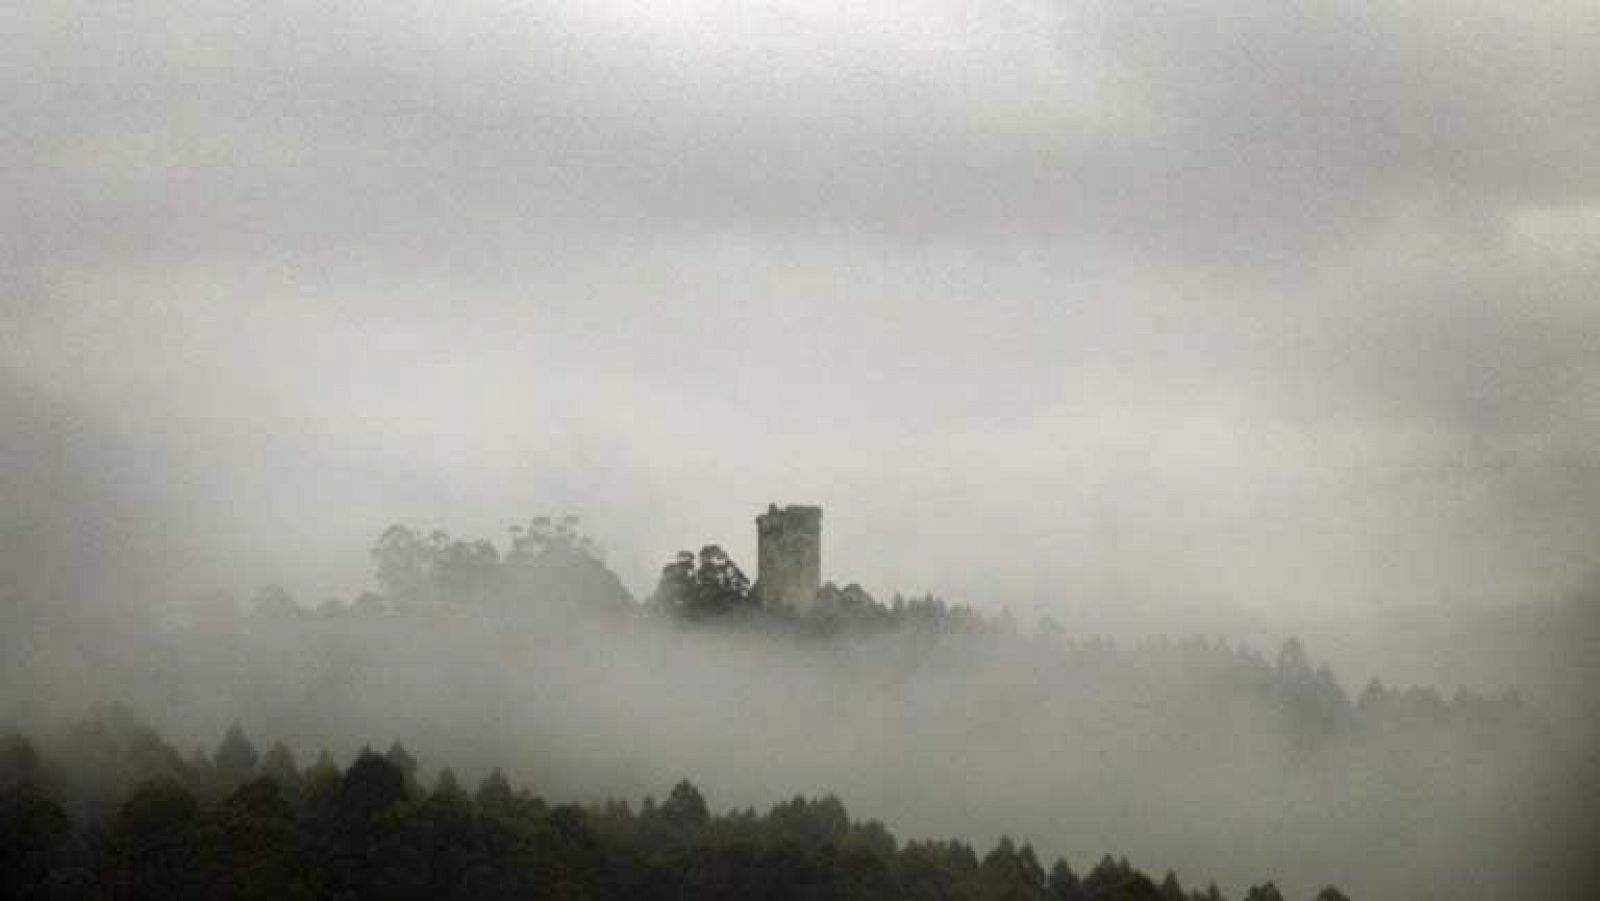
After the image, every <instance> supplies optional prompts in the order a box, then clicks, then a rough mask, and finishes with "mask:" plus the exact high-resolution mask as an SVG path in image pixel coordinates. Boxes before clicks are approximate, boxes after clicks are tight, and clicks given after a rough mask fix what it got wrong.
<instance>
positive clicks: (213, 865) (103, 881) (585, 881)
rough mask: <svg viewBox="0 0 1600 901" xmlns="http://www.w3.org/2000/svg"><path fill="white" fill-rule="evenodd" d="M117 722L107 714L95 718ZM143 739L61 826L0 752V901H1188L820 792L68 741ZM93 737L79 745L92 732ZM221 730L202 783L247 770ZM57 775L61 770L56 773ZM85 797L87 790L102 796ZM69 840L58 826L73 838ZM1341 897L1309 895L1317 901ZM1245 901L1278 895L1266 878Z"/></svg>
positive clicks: (1110, 870) (1129, 873)
mask: <svg viewBox="0 0 1600 901" xmlns="http://www.w3.org/2000/svg"><path fill="white" fill-rule="evenodd" d="M108 715H110V716H112V717H113V718H118V717H120V718H124V719H126V714H125V712H121V711H111V712H109V714H108ZM85 728H86V729H87V730H88V732H86V733H85V734H98V735H102V736H111V737H115V736H117V735H118V734H119V733H120V732H122V731H126V730H129V729H132V730H134V731H135V732H137V733H138V734H139V735H140V736H141V738H142V741H143V742H153V743H154V747H153V748H152V747H147V746H146V745H145V744H134V745H132V746H130V745H128V744H127V743H113V744H112V745H111V746H110V750H109V751H107V752H106V753H109V754H112V755H116V754H123V753H138V754H139V756H138V758H137V759H130V760H126V761H124V762H123V763H124V767H123V770H122V771H123V772H124V773H126V774H129V775H135V774H136V775H139V776H140V778H139V779H138V780H137V781H136V782H134V783H132V784H133V787H132V789H131V791H127V792H125V793H123V795H122V796H121V797H119V798H116V799H111V798H97V799H95V800H96V801H98V802H99V803H98V804H91V805H88V806H86V807H85V809H86V810H89V811H96V810H98V811H105V812H106V813H104V814H95V813H92V812H91V813H88V814H86V815H85V816H84V817H83V818H82V821H81V822H79V823H77V824H74V823H73V821H72V819H71V818H70V817H69V816H68V814H67V813H66V811H65V809H64V808H63V806H62V805H61V804H60V803H59V802H58V801H57V800H56V799H54V798H52V797H51V796H50V791H51V790H50V789H49V787H48V784H47V783H46V781H45V780H44V779H43V777H42V775H41V774H42V773H43V772H44V771H45V770H46V769H47V768H46V767H45V766H44V764H43V763H41V761H40V760H39V755H37V754H36V753H35V752H34V751H33V748H32V746H31V745H30V744H29V743H28V742H27V741H26V740H25V739H22V738H19V737H14V736H13V737H7V738H5V739H4V740H3V742H0V752H3V753H0V763H3V764H4V772H3V773H0V775H4V777H5V778H4V781H3V782H0V897H4V898H129V899H144V898H150V899H157V898H159V899H185V898H197V899H198V898H207V899H217V898H243V899H257V898H259V899H297V898H385V899H400V901H406V899H417V901H423V899H451V898H459V899H468V898H471V899H501V898H504V899H511V898H592V899H604V898H659V899H684V901H687V899H723V898H726V899H735V898H771V899H833V898H844V899H874V898H885V899H887V898H906V899H970V901H986V899H995V901H1045V899H1052V901H1188V899H1195V901H1204V899H1207V898H1218V897H1220V895H1219V894H1218V893H1217V892H1216V891H1215V889H1213V890H1211V892H1210V893H1206V894H1202V893H1198V892H1197V893H1193V894H1187V893H1185V892H1184V891H1183V890H1182V888H1181V887H1180V886H1179V884H1178V881H1177V877H1176V876H1174V875H1173V874H1171V873H1168V874H1167V877H1166V879H1165V880H1164V881H1163V882H1162V883H1161V884H1160V885H1159V886H1158V885H1157V884H1156V883H1154V882H1152V881H1151V880H1150V878H1149V877H1147V876H1146V875H1145V874H1143V873H1141V872H1140V871H1138V870H1136V869H1134V868H1133V867H1132V866H1130V865H1129V864H1128V863H1127V861H1125V860H1118V859H1113V858H1111V857H1109V856H1108V857H1106V858H1105V859H1104V860H1102V861H1101V862H1100V864H1099V865H1097V866H1096V867H1095V868H1094V869H1093V870H1091V871H1090V872H1089V874H1088V875H1087V876H1086V877H1084V878H1083V879H1082V880H1081V881H1080V880H1079V879H1078V878H1077V877H1076V876H1075V875H1074V874H1073V871H1072V869H1071V867H1069V866H1068V865H1067V863H1066V862H1065V861H1062V860H1057V861H1056V862H1055V863H1054V864H1053V865H1052V866H1050V867H1049V868H1048V870H1047V869H1046V867H1045V866H1044V865H1043V864H1042V863H1041V862H1040V861H1039V860H1038V858H1037V856H1036V855H1035V853H1034V851H1033V848H1032V847H1031V846H1029V845H1027V844H1022V845H1018V844H1016V843H1014V842H1013V841H1012V840H1011V839H1010V838H1002V839H1001V840H1000V841H999V843H998V844H996V845H995V846H994V848H992V849H991V850H990V851H989V852H988V853H987V854H984V855H982V856H981V857H980V856H979V855H978V854H977V853H976V852H975V851H974V850H973V849H972V848H971V847H970V846H968V845H966V844H963V843H961V842H954V841H949V842H910V843H908V844H906V845H904V846H903V847H902V846H900V845H899V843H898V842H896V840H895V839H894V837H893V836H892V835H890V834H889V832H888V830H886V829H884V828H883V826H882V824H880V823H877V822H865V823H862V822H855V821H852V820H851V819H850V816H849V814H848V812H847V811H846V810H845V806H844V804H843V803H841V802H840V801H839V799H838V798H835V797H833V796H827V797H823V798H816V799H808V798H803V797H796V798H794V799H792V800H790V801H786V802H783V803H781V804H778V805H776V806H774V807H773V808H772V809H771V810H770V811H768V812H767V813H766V814H765V815H758V814H756V813H754V812H753V811H743V812H739V811H734V812H731V813H728V814H725V815H722V816H716V815H713V814H712V812H711V810H710V808H709V807H708V805H707V804H706V800H705V798H704V797H703V796H702V795H701V793H700V791H699V790H698V789H697V788H696V787H695V786H694V785H693V784H692V783H690V782H689V781H688V780H682V781H680V782H679V783H678V784H677V785H675V786H673V787H672V789H671V791H670V792H669V793H668V795H667V797H666V800H664V801H662V802H661V803H659V804H657V803H655V802H654V801H653V800H652V799H649V798H647V799H645V801H644V803H643V805H641V807H640V808H639V809H638V810H637V811H635V810H634V809H633V808H631V807H630V806H629V805H628V804H626V803H624V802H621V801H610V802H607V803H604V804H597V805H591V806H587V807H580V806H574V805H570V804H562V805H555V806H551V805H548V804H546V803H545V802H544V801H543V800H542V799H540V798H538V797H536V796H534V795H531V794H529V793H528V792H526V791H523V790H518V789H516V788H514V787H513V786H512V785H511V783H510V782H509V780H507V779H506V778H505V776H504V775H503V774H502V773H500V772H499V771H498V770H496V771H495V772H493V773H491V774H490V775H489V776H488V777H487V778H485V779H484V780H483V783H482V785H481V786H480V787H479V788H478V791H477V793H476V795H475V796H468V794H467V793H466V792H465V791H463V790H462V788H461V786H460V785H459V783H458V781H457V779H456V777H455V774H454V773H452V772H451V771H449V770H445V771H443V772H442V773H440V775H439V777H438V779H437V782H436V784H435V786H434V788H433V789H432V790H431V791H425V790H423V789H421V788H420V787H418V785H417V783H416V781H415V778H414V774H415V768H416V762H415V761H414V760H412V758H411V756H410V755H409V754H408V753H406V751H405V749H404V748H403V747H401V746H400V745H399V744H398V743H397V744H395V745H394V746H392V747H391V749H390V751H389V752H388V753H387V754H378V753H375V752H373V751H370V750H363V751H362V752H361V753H360V754H359V755H358V756H357V757H356V759H355V760H354V762H352V763H351V764H350V766H349V767H347V768H346V769H345V770H344V771H343V772H339V771H338V770H337V769H334V768H333V765H332V763H331V761H330V760H329V759H328V758H327V755H326V753H324V754H323V755H322V756H321V757H319V759H318V762H317V763H315V764H313V765H312V766H311V767H310V768H309V769H308V770H306V771H304V772H302V771H299V770H298V769H296V767H295V764H294V757H293V755H292V754H291V753H289V751H288V749H287V748H286V747H283V746H282V745H276V744H275V745H274V746H273V750H272V751H269V753H268V755H267V758H266V759H265V760H264V761H263V762H262V766H261V768H260V769H261V770H262V771H263V772H261V773H260V774H259V775H255V776H253V777H250V778H247V779H246V780H245V781H243V782H242V783H241V784H239V785H237V786H230V785H228V784H227V783H226V782H224V781H222V780H219V779H218V778H217V774H216V773H215V772H213V771H212V770H211V769H210V768H209V767H189V766H186V765H181V764H180V765H178V766H177V768H176V769H174V768H173V765H172V763H171V759H172V758H175V757H176V755H175V753H174V754H170V755H169V754H168V753H167V752H170V750H171V749H170V748H168V747H167V746H166V745H165V743H163V742H162V741H161V740H160V739H159V738H158V737H156V736H154V734H153V733H150V732H148V730H143V729H142V727H137V726H132V725H130V724H129V723H127V722H122V723H118V724H116V725H114V726H113V727H110V728H109V729H107V728H103V727H96V726H90V727H85ZM97 730H98V731H97ZM248 747H249V740H248V738H246V737H245V735H244V732H243V730H242V729H240V728H238V727H237V726H235V727H234V728H232V729H230V730H229V732H228V736H227V738H226V739H225V740H224V742H223V747H222V748H220V749H219V751H218V754H217V757H218V760H219V763H218V769H220V770H225V771H226V772H228V773H229V774H230V776H232V777H235V778H238V777H242V776H244V774H245V773H246V771H247V770H248V771H253V770H254V769H255V766H256V759H255V755H254V752H253V751H251V752H250V753H248V754H246V753H244V750H245V749H246V748H248ZM67 775H68V776H69V777H71V776H73V775H75V774H70V773H69V774H67ZM101 785H102V787H103V786H104V785H105V784H104V783H101ZM75 826H76V828H75ZM1343 897H1344V896H1343V895H1341V894H1339V893H1338V891H1337V890H1336V889H1332V888H1328V889H1325V890H1324V891H1323V893H1322V894H1321V895H1319V896H1318V898H1326V899H1338V898H1343ZM1247 898H1249V899H1258V898H1259V899H1263V901H1266V899H1277V898H1281V896H1280V895H1279V894H1278V892H1277V889H1276V888H1274V887H1273V886H1272V884H1271V883H1266V884H1265V885H1264V886H1262V887H1260V888H1253V889H1251V891H1250V894H1249V895H1248V896H1247Z"/></svg>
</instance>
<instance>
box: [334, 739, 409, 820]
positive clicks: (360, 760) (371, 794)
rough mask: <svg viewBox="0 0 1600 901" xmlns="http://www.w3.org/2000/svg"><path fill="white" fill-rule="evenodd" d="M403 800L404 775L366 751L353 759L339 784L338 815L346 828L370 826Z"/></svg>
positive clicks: (381, 758)
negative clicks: (349, 825) (379, 816)
mask: <svg viewBox="0 0 1600 901" xmlns="http://www.w3.org/2000/svg"><path fill="white" fill-rule="evenodd" d="M405 799H406V779H405V773H403V772H402V771H401V770H400V768H399V767H397V766H395V765H394V764H393V763H390V762H389V761H388V760H387V759H385V758H384V757H382V756H380V755H378V754H375V753H373V752H372V751H370V750H369V751H363V752H362V753H361V754H360V755H359V756H357V757H356V759H355V762H354V763H352V764H350V768H349V769H348V770H345V773H344V778H343V779H342V780H341V781H340V783H339V797H338V808H339V814H340V816H341V818H342V819H343V820H344V821H345V822H346V823H347V824H352V825H357V826H364V825H367V824H370V823H371V822H372V821H373V820H374V819H375V818H376V817H377V816H378V815H379V814H381V813H383V812H384V811H386V810H388V809H390V808H391V807H394V806H395V805H397V804H399V803H400V802H402V801H404V800H405Z"/></svg>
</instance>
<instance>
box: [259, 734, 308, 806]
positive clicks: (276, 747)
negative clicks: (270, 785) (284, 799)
mask: <svg viewBox="0 0 1600 901" xmlns="http://www.w3.org/2000/svg"><path fill="white" fill-rule="evenodd" d="M261 773H262V775H264V776H266V777H267V778H269V779H271V780H272V781H274V782H276V783H278V787H279V788H281V789H283V790H284V791H285V792H287V793H290V794H294V793H297V792H299V790H300V768H299V767H298V766H297V765H296V764H295V760H294V752H293V751H291V750H289V748H288V747H287V746H285V745H284V743H283V742H281V741H275V742H273V743H272V747H270V748H268V749H267V753H266V756H264V757H262V758H261Z"/></svg>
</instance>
